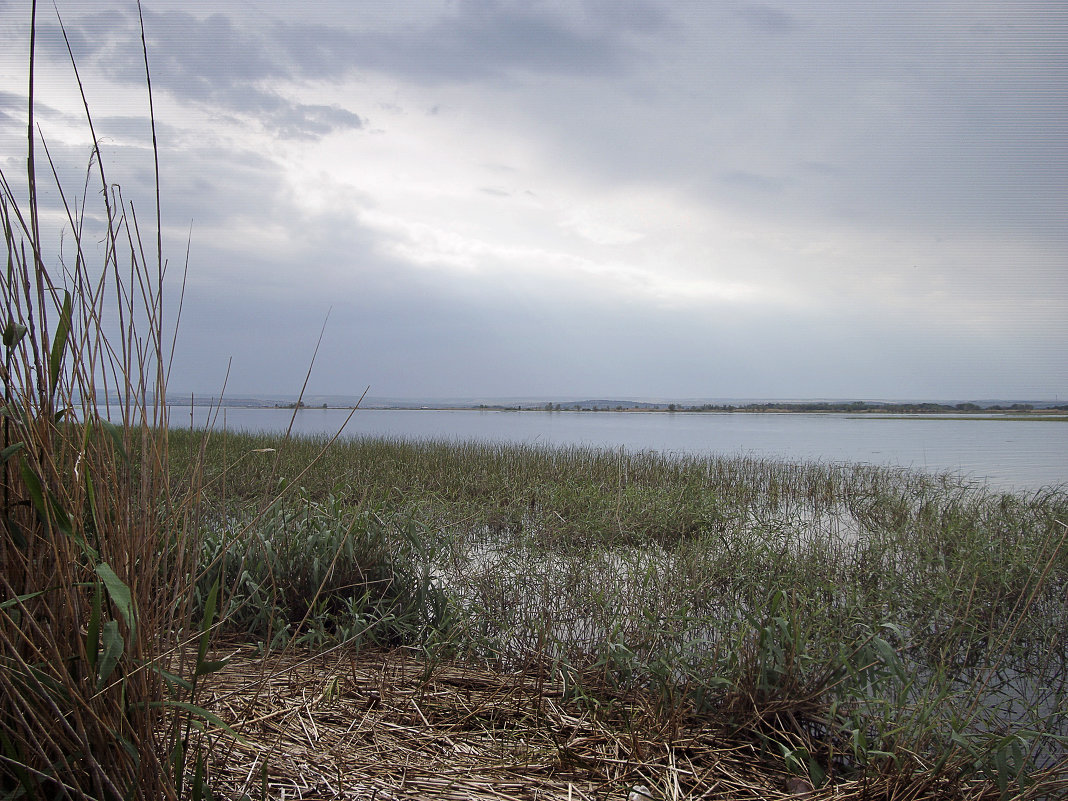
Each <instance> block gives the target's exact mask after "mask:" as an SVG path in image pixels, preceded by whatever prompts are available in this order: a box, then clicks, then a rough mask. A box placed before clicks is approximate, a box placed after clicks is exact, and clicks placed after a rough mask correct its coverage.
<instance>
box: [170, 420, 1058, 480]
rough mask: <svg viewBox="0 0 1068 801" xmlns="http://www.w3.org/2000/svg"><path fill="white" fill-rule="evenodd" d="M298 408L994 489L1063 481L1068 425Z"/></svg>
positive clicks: (379, 428) (422, 433)
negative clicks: (926, 476)
mask: <svg viewBox="0 0 1068 801" xmlns="http://www.w3.org/2000/svg"><path fill="white" fill-rule="evenodd" d="M211 412H212V410H209V409H208V408H207V407H194V408H193V409H192V415H190V410H189V409H188V408H186V409H182V408H180V407H172V408H171V424H172V425H174V426H184V427H188V426H189V424H190V417H192V422H193V424H195V425H198V426H201V425H205V424H207V422H208V421H209V413H211ZM216 412H217V413H216V414H215V417H214V419H215V426H216V427H217V428H223V427H225V428H227V429H231V430H246V431H268V432H275V433H283V432H284V431H285V430H286V428H287V427H288V426H289V422H290V419H291V418H292V415H293V413H292V411H291V410H286V409H254V408H245V407H228V408H224V409H220V410H216ZM348 416H349V410H347V409H303V410H301V411H300V412H298V413H297V415H296V417H295V419H294V424H293V430H294V432H295V433H298V434H313V435H318V434H327V435H333V434H335V433H336V432H337V431H338V430H339V429H341V428H342V426H344V432H343V436H346V437H359V436H386V437H406V438H415V439H428V438H432V439H445V440H484V441H492V442H508V443H526V444H545V445H563V446H566V445H583V446H591V447H597V448H606V449H609V450H618V449H620V448H623V449H625V450H627V451H642V450H655V451H661V452H665V453H678V454H694V455H709V454H716V455H725V456H735V455H747V456H758V457H766V458H779V459H786V460H789V461H820V462H825V463H846V462H859V463H866V464H878V465H891V466H895V467H903V468H910V469H917V470H923V471H927V472H934V473H940V472H950V473H954V474H956V475H959V476H960V477H962V478H964V479H966V480H974V481H977V482H986V483H989V484H990V485H991V486H993V487H996V488H1000V489H1016V490H1023V491H1034V490H1038V489H1041V488H1045V487H1051V486H1065V485H1068V422H1056V421H1052V422H1051V421H1038V420H1035V421H1030V420H1023V421H1019V420H991V419H980V418H976V419H965V420H960V419H935V420H931V419H918V418H906V419H901V418H887V417H875V416H870V415H867V416H865V415H849V414H748V413H745V414H737V413H736V414H724V413H718V414H717V413H693V412H679V413H636V412H534V411H531V412H505V411H475V410H381V409H373V410H363V409H361V410H358V411H357V412H356V413H355V414H353V415H352V417H351V419H350V420H349V422H348V424H347V425H345V420H346V418H347V417H348Z"/></svg>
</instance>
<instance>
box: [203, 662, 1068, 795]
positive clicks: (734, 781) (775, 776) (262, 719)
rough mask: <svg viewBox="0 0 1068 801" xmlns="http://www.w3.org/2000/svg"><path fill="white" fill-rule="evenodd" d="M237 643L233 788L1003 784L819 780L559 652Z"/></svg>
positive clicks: (918, 778)
mask: <svg viewBox="0 0 1068 801" xmlns="http://www.w3.org/2000/svg"><path fill="white" fill-rule="evenodd" d="M228 654H230V655H231V658H230V661H229V665H228V667H227V669H226V670H224V671H222V672H220V673H219V674H216V675H215V676H214V677H213V678H212V682H211V685H210V688H209V691H208V695H209V696H210V697H211V699H212V700H211V702H210V703H211V704H212V706H213V708H214V709H215V711H216V712H217V713H218V714H219V715H220V717H221V718H223V719H224V720H226V721H227V722H228V723H229V724H230V725H232V726H233V728H234V730H235V731H236V732H238V733H239V734H240V737H241V739H240V740H235V739H233V738H230V737H228V736H226V735H223V734H219V735H218V736H217V738H216V739H217V745H216V747H215V749H214V753H215V755H216V758H215V759H214V760H213V762H214V765H213V777H212V778H213V786H214V787H215V789H216V792H217V793H219V794H221V795H223V796H225V797H229V798H240V797H243V796H246V795H247V796H248V797H250V798H260V797H266V798H299V799H361V800H363V799H380V800H381V801H387V800H388V801H392V800H393V799H417V798H440V799H456V801H459V800H460V799H503V798H508V799H516V798H523V799H546V800H548V799H561V801H562V800H563V799H568V800H569V801H570V800H571V799H576V800H577V799H626V798H627V797H628V793H630V792H631V790H632V788H634V787H636V786H639V785H642V786H645V787H646V788H648V789H649V791H650V793H651V795H652V797H654V798H659V799H665V801H666V800H667V799H672V800H674V799H698V798H700V799H777V798H797V797H804V798H811V799H832V798H833V799H843V800H844V799H895V801H905V800H906V799H921V798H923V799H929V798H945V799H970V800H974V801H980V799H988V798H991V799H992V798H998V797H1000V793H999V791H998V789H997V788H996V787H995V786H994V785H993V784H992V783H990V782H984V781H979V780H961V779H956V780H951V779H950V778H949V776H950V775H951V773H950V772H948V771H947V772H944V773H943V774H939V775H930V774H917V775H914V776H910V775H908V774H907V773H905V772H902V771H890V772H887V773H886V774H883V775H878V774H877V775H874V776H873V775H870V774H869V775H868V776H867V777H866V778H865V779H864V780H854V781H837V782H832V783H829V784H828V785H826V786H824V787H823V788H821V789H819V790H813V789H812V788H811V785H808V784H807V783H806V782H804V781H803V780H801V779H798V778H796V777H791V776H790V775H789V774H787V773H786V772H785V771H784V770H783V767H782V765H783V762H782V760H781V758H780V759H778V760H776V759H774V758H772V757H771V756H770V755H769V754H767V753H762V752H761V750H760V748H759V745H758V743H757V742H755V741H754V740H752V739H750V738H748V737H746V736H745V734H744V733H740V732H738V731H737V728H736V727H732V726H731V724H730V721H729V720H727V719H720V718H718V717H715V716H707V715H706V716H704V717H697V716H694V715H686V716H681V717H675V718H671V719H668V720H664V719H663V718H662V717H661V716H659V715H658V714H657V713H656V712H655V710H654V708H653V706H652V705H651V704H648V703H645V702H644V700H643V699H642V698H641V697H640V696H639V697H632V698H631V699H629V700H628V701H626V703H620V704H619V705H617V706H616V707H615V708H614V710H613V712H612V713H611V714H610V715H605V714H601V713H597V712H594V711H591V710H590V709H589V708H588V707H586V706H584V705H583V704H582V703H580V702H579V701H576V700H574V699H569V697H568V693H567V692H566V687H565V686H564V685H563V683H562V682H561V681H560V678H559V676H554V675H553V673H552V671H551V669H550V668H549V666H536V665H532V666H530V667H529V668H528V669H527V670H523V671H521V672H513V673H501V672H494V671H489V670H485V669H482V668H478V667H474V666H472V665H469V664H464V663H457V662H449V663H442V664H439V665H436V666H434V667H428V665H427V663H426V662H425V661H424V660H423V659H422V658H420V657H418V656H415V655H414V654H413V653H412V652H410V651H408V650H405V649H401V650H395V651H388V652H387V651H366V650H364V651H361V652H353V651H351V650H346V649H344V648H342V649H337V650H334V651H331V652H328V653H324V654H318V655H308V654H307V653H301V652H292V651H291V652H289V653H287V654H285V655H277V654H274V655H271V656H269V657H268V658H267V659H264V658H262V657H261V656H260V655H259V654H258V652H257V651H256V650H255V649H253V648H251V647H249V646H234V647H233V648H232V649H230V650H229V651H228ZM1053 789H1054V791H1059V790H1057V788H1056V787H1054V788H1053ZM1059 789H1060V790H1065V789H1068V782H1061V784H1060V785H1059ZM1049 797H1051V798H1052V797H1055V796H1054V795H1050V796H1049Z"/></svg>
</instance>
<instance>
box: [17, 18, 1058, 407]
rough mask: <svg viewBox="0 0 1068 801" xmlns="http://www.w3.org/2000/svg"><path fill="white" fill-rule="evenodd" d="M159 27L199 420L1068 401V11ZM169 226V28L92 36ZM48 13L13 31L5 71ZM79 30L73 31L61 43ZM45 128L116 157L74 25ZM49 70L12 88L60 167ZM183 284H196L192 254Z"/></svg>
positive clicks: (185, 355) (79, 153)
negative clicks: (522, 407) (151, 115)
mask: <svg viewBox="0 0 1068 801" xmlns="http://www.w3.org/2000/svg"><path fill="white" fill-rule="evenodd" d="M223 9H224V10H223V11H219V10H218V4H208V3H200V2H181V3H178V2H147V3H145V15H144V24H145V31H146V37H147V41H148V48H149V58H150V65H151V75H152V87H153V90H154V93H155V107H156V117H157V127H158V133H159V137H160V146H161V166H162V170H163V174H162V186H163V192H164V215H165V233H166V235H167V243H168V247H169V250H170V252H171V253H172V254H178V255H181V254H184V251H185V238H186V236H187V235H188V232H189V230H190V223H191V224H192V246H191V263H190V271H189V276H190V277H189V284H188V287H187V297H186V302H185V307H186V311H185V313H186V318H185V323H186V327H185V329H184V330H183V334H182V336H181V338H180V350H179V353H178V358H177V362H176V368H175V373H174V375H173V378H172V387H174V388H175V389H180V390H195V391H198V392H211V391H217V389H218V387H219V386H220V384H221V377H222V375H223V372H224V371H225V369H226V365H227V363H228V361H229V357H231V356H232V358H233V364H232V368H231V379H230V381H231V384H230V385H231V387H232V388H233V389H234V390H235V391H239V392H264V393H267V392H270V393H282V392H287V391H295V389H296V388H298V385H299V383H300V381H301V380H302V378H303V373H304V370H305V369H306V366H307V361H308V359H309V357H310V353H311V350H312V348H313V347H314V343H315V340H316V338H317V336H318V332H319V329H320V327H321V325H322V323H323V320H324V319H325V318H326V316H327V313H328V310H329V322H328V324H327V329H326V336H325V339H324V345H323V350H322V351H321V352H320V357H319V360H318V363H317V366H316V373H315V377H314V379H313V380H314V382H315V389H316V391H319V392H323V393H337V394H341V393H351V392H358V391H360V390H362V388H363V387H364V386H366V385H368V384H369V385H371V387H372V392H373V393H374V394H376V395H386V396H402V395H409V396H448V395H460V396H474V395H482V396H487V395H502V396H504V395H509V396H514V395H540V396H554V395H569V396H574V395H594V396H602V397H603V396H607V395H626V396H635V395H655V396H660V397H669V396H671V397H753V396H771V397H814V396H820V397H830V396H839V397H893V398H903V397H932V398H972V397H976V398H978V397H995V396H1013V397H1049V398H1052V397H1054V396H1064V395H1066V394H1068V371H1066V370H1065V367H1064V358H1063V353H1064V350H1065V345H1066V344H1068V323H1066V319H1068V316H1066V315H1065V311H1066V310H1068V309H1066V305H1068V304H1066V299H1068V269H1066V267H1065V265H1068V226H1066V225H1065V223H1066V222H1068V219H1066V216H1068V215H1066V211H1068V46H1066V45H1068V12H1066V11H1065V10H1064V9H1063V8H1061V7H1059V6H1057V5H1056V4H1048V3H1037V2H1036V3H1032V4H1028V3H1018V4H1012V5H1005V4H970V5H967V6H965V5H961V4H960V3H956V2H953V3H950V2H944V3H941V2H926V3H899V4H894V5H893V6H885V7H874V8H872V7H864V8H860V7H857V6H855V5H853V4H843V3H837V2H821V3H809V4H803V5H797V4H758V3H746V2H730V3H717V4H706V3H678V2H641V1H640V0H628V2H607V1H606V0H604V1H602V0H590V1H589V2H583V3H574V2H562V1H561V2H550V1H549V0H544V1H541V2H505V1H504V0H499V1H498V0H460V1H459V2H444V1H443V2H417V3H404V4H390V5H383V4H381V3H370V2H368V3H334V2H323V3H316V4H313V5H311V6H310V7H309V8H308V9H303V8H302V9H301V10H300V11H299V12H297V11H294V7H292V6H291V5H290V4H288V3H280V2H257V3H241V4H228V5H227V6H224V7H223ZM59 10H60V13H61V14H62V15H63V23H64V26H65V28H66V31H67V36H68V39H69V41H70V44H71V49H72V50H73V52H74V55H75V57H76V59H77V61H78V65H79V70H80V72H81V74H82V77H83V80H84V82H85V85H86V87H87V94H88V95H89V100H90V103H91V104H92V106H93V108H94V117H95V122H96V125H97V133H98V135H100V136H101V138H102V139H103V141H104V144H105V154H106V158H107V160H108V161H107V163H108V165H109V169H111V170H112V175H113V178H112V180H116V181H118V182H121V183H122V184H123V185H124V191H125V192H126V193H127V195H129V196H134V195H139V196H141V197H150V195H148V194H147V193H149V192H150V186H151V179H152V170H151V153H150V151H149V150H148V149H147V148H148V146H149V144H150V139H149V138H148V136H147V121H146V107H147V102H146V97H145V88H144V84H145V79H144V62H143V56H142V53H141V43H140V37H141V30H140V24H139V22H138V19H137V16H136V7H131V6H130V4H126V3H117V4H109V3H103V2H101V3H97V2H80V3H77V4H69V5H68V4H63V3H61V4H60V6H59ZM25 16H26V12H25V11H24V10H23V9H15V8H14V7H12V6H11V5H10V4H9V5H7V6H2V7H0V33H2V34H3V35H4V36H5V41H9V42H22V43H24V44H25V43H26V41H27V31H28V25H27V20H26V19H25ZM46 17H47V18H46ZM38 35H39V44H38V57H39V63H38V75H39V77H38V89H37V117H38V119H39V120H40V122H41V127H42V132H43V134H44V135H45V137H46V138H47V139H48V141H49V146H50V149H51V150H52V151H53V154H54V156H55V157H56V159H57V161H58V162H59V163H60V165H61V170H62V171H63V172H64V174H65V175H72V176H77V175H79V173H80V171H81V170H84V166H85V162H86V159H87V155H88V146H89V139H88V134H87V132H86V130H85V126H84V123H83V121H82V118H83V116H84V115H83V113H82V112H81V107H80V103H81V101H80V99H79V98H78V95H77V85H76V83H74V81H73V78H72V75H71V70H70V66H69V59H68V56H67V53H66V45H65V44H64V41H63V38H62V36H61V34H60V32H59V26H58V24H57V23H56V22H55V21H54V18H52V17H49V16H48V15H44V14H43V13H42V23H41V25H40V26H39V31H38ZM25 52H26V47H25V46H24V47H19V48H8V49H7V51H6V53H5V54H4V55H3V56H0V67H2V68H3V71H2V73H0V76H2V77H0V144H2V145H3V151H2V154H0V164H2V166H3V169H4V171H5V174H8V173H14V172H17V171H18V170H19V169H21V167H20V166H19V165H20V164H21V163H22V161H21V160H22V159H24V147H25V145H24V139H25V95H26V89H25V85H24V84H25V78H24V75H25ZM173 257H174V258H177V256H173Z"/></svg>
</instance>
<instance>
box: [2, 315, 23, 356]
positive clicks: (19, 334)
mask: <svg viewBox="0 0 1068 801" xmlns="http://www.w3.org/2000/svg"><path fill="white" fill-rule="evenodd" d="M24 336H26V326H24V325H23V324H22V323H16V322H15V321H14V320H8V322H7V325H5V326H4V347H5V348H8V349H9V350H10V349H11V348H13V347H15V346H16V345H17V344H19V342H21V341H22V338H23V337H24Z"/></svg>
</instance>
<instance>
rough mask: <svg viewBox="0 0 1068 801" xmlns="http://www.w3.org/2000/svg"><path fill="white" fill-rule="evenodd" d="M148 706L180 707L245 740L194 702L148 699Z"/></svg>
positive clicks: (160, 707) (239, 739)
mask: <svg viewBox="0 0 1068 801" xmlns="http://www.w3.org/2000/svg"><path fill="white" fill-rule="evenodd" d="M148 707H149V708H151V709H168V708H169V709H181V710H184V711H186V712H189V713H190V714H192V715H195V716H196V717H198V718H201V719H203V720H206V721H207V722H208V723H210V724H211V725H213V726H215V727H217V728H220V729H222V730H223V731H224V732H226V733H227V734H229V735H230V736H231V737H234V738H235V739H237V740H238V741H239V742H242V743H244V742H247V741H246V740H245V738H244V737H242V736H241V735H240V734H238V733H237V732H236V731H234V730H233V729H231V728H230V725H229V724H228V723H226V722H225V721H224V720H222V718H220V717H219V716H218V715H215V714H213V713H211V712H209V711H208V710H206V709H204V708H203V707H199V706H197V705H196V704H190V703H187V702H185V701H149V702H148Z"/></svg>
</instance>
